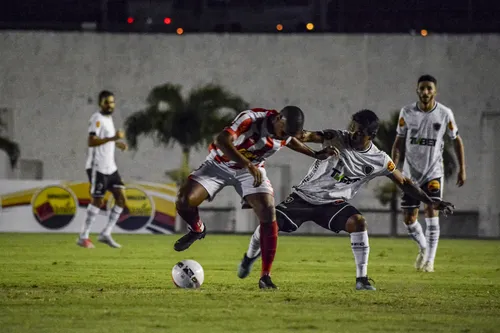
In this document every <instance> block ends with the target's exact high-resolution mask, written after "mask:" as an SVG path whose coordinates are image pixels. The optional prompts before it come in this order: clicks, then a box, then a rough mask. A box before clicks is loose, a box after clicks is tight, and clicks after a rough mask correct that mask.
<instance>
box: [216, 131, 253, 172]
mask: <svg viewBox="0 0 500 333" xmlns="http://www.w3.org/2000/svg"><path fill="white" fill-rule="evenodd" d="M215 145H216V146H217V148H219V149H220V150H221V151H222V152H223V153H224V155H225V156H227V157H228V158H229V159H230V160H231V161H234V162H236V163H238V164H239V165H240V166H241V167H244V168H246V167H247V166H248V165H249V164H250V163H251V162H250V161H249V160H248V159H247V158H246V157H245V156H243V155H242V154H241V153H240V152H239V151H238V150H237V149H236V147H235V146H234V144H233V137H232V135H231V133H229V132H226V131H222V132H221V133H219V135H217V137H216V138H215Z"/></svg>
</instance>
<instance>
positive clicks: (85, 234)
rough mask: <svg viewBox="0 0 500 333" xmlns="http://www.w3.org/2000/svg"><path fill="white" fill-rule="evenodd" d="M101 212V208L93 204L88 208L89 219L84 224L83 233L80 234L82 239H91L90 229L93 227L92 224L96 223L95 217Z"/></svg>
mask: <svg viewBox="0 0 500 333" xmlns="http://www.w3.org/2000/svg"><path fill="white" fill-rule="evenodd" d="M99 211H100V209H99V207H96V206H93V205H92V204H89V205H88V206H87V218H86V219H85V222H84V223H83V227H82V232H81V233H80V238H81V239H87V238H89V234H90V228H91V227H92V223H94V220H95V217H96V216H97V214H99Z"/></svg>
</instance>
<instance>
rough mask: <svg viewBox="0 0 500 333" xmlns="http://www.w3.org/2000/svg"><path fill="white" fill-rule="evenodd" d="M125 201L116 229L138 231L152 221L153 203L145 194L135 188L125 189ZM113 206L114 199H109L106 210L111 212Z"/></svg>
mask: <svg viewBox="0 0 500 333" xmlns="http://www.w3.org/2000/svg"><path fill="white" fill-rule="evenodd" d="M125 199H126V201H125V202H126V204H125V208H124V209H123V212H122V214H121V215H120V218H119V219H118V223H117V224H116V225H117V226H118V227H120V228H121V229H123V230H128V231H133V230H139V229H142V228H144V227H145V226H147V225H148V224H149V223H150V222H151V221H152V220H153V218H154V212H155V208H154V202H153V200H152V199H151V197H150V196H149V195H148V194H147V193H146V192H144V191H143V190H141V189H139V188H136V187H127V188H126V189H125ZM114 205H115V201H114V198H113V197H111V198H110V200H109V201H108V210H111V209H112V208H113V206H114Z"/></svg>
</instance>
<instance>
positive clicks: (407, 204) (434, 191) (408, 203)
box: [401, 178, 443, 209]
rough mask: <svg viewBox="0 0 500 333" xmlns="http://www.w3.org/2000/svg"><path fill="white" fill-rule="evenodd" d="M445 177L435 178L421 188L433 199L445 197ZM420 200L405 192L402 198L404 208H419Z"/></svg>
mask: <svg viewBox="0 0 500 333" xmlns="http://www.w3.org/2000/svg"><path fill="white" fill-rule="evenodd" d="M442 187H443V178H435V179H432V180H430V181H428V182H427V183H425V184H424V185H422V186H421V187H420V188H421V189H422V191H424V192H425V193H426V194H427V195H428V196H429V197H430V198H431V199H441V198H442V197H443V188H442ZM419 207H420V201H419V200H417V199H415V198H413V197H412V196H410V195H408V194H406V193H404V194H403V199H402V200H401V208H403V209H412V208H419Z"/></svg>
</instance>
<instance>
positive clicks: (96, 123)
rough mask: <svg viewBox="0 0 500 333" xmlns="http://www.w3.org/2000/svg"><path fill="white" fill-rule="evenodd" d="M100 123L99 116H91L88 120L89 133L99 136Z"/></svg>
mask: <svg viewBox="0 0 500 333" xmlns="http://www.w3.org/2000/svg"><path fill="white" fill-rule="evenodd" d="M102 126H103V125H102V123H101V121H100V119H99V117H95V116H93V117H91V118H90V120H89V130H88V132H89V135H96V136H99V134H100V133H101V130H102Z"/></svg>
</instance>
